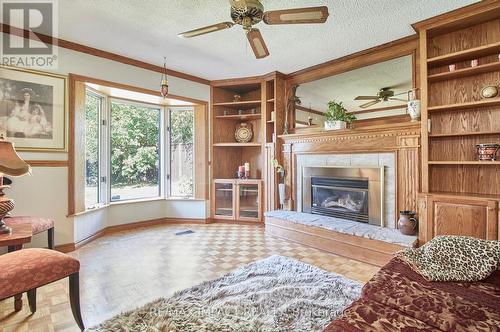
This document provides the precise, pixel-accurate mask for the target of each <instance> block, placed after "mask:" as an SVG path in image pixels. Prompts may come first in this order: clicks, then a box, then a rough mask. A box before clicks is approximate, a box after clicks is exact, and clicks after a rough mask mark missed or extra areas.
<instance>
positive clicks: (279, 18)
mask: <svg viewBox="0 0 500 332" xmlns="http://www.w3.org/2000/svg"><path fill="white" fill-rule="evenodd" d="M328 15H329V14H328V7H326V6H320V7H308V8H296V9H284V10H272V11H269V12H265V13H264V17H263V19H262V20H263V21H264V22H265V23H266V24H306V23H325V22H326V19H327V18H328Z"/></svg>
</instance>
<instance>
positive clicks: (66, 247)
mask: <svg viewBox="0 0 500 332" xmlns="http://www.w3.org/2000/svg"><path fill="white" fill-rule="evenodd" d="M208 223H211V220H210V219H186V218H158V219H150V220H143V221H137V222H133V223H129V224H123V225H115V226H108V227H105V228H103V229H101V230H100V231H98V232H96V233H94V234H92V235H89V236H88V237H86V238H84V239H82V240H80V241H77V242H74V243H65V244H60V245H57V246H56V250H57V251H60V252H63V253H69V252H72V251H75V250H76V249H79V248H81V247H83V246H84V245H86V244H88V243H90V242H92V241H94V240H96V239H98V238H100V237H102V236H104V235H108V234H113V233H118V232H122V231H127V230H131V229H137V228H147V227H153V226H157V225H162V224H169V225H175V224H178V225H184V224H208Z"/></svg>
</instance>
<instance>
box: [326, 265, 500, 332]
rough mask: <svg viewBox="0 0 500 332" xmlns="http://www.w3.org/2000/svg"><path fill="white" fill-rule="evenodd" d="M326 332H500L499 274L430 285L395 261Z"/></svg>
mask: <svg viewBox="0 0 500 332" xmlns="http://www.w3.org/2000/svg"><path fill="white" fill-rule="evenodd" d="M324 331H325V332H337V331H342V332H361V331H362V332H368V331H384V332H390V331H407V332H409V331H468V332H470V331H500V270H497V271H496V272H493V273H492V274H491V275H490V276H489V277H488V278H486V279H484V280H482V281H480V282H472V283H471V282H429V281H427V280H425V279H424V278H423V277H422V276H421V275H420V274H419V273H417V272H415V271H414V270H413V269H412V268H411V267H410V266H409V265H408V264H407V263H405V262H404V261H402V260H401V259H399V258H393V259H392V260H391V261H390V262H389V263H388V264H386V265H385V266H384V267H382V269H381V270H380V271H379V272H378V273H377V274H376V275H375V276H374V277H373V278H372V279H371V280H370V281H368V283H367V284H366V285H365V286H364V287H363V290H362V293H361V298H360V299H358V300H357V301H355V302H353V303H352V304H351V305H350V306H349V307H347V308H346V309H345V310H344V312H343V314H341V315H340V316H339V317H338V318H337V319H335V320H334V321H332V322H331V323H330V324H329V325H328V326H327V328H326V329H325V330H324Z"/></svg>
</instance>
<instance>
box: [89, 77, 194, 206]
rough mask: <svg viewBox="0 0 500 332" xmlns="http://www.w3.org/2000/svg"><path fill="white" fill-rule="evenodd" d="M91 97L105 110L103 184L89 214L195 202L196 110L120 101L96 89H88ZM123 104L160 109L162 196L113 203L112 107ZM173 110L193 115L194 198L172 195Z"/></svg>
mask: <svg viewBox="0 0 500 332" xmlns="http://www.w3.org/2000/svg"><path fill="white" fill-rule="evenodd" d="M87 94H90V95H92V96H95V97H98V98H99V99H100V102H101V110H100V114H99V123H100V128H99V131H98V132H99V181H98V196H99V202H98V203H97V204H96V205H94V206H92V207H87V206H85V211H93V210H96V209H99V208H102V207H104V206H109V205H120V204H126V203H133V202H137V201H156V200H193V199H195V195H196V157H195V156H196V153H197V148H196V144H195V142H196V135H197V133H196V130H195V128H196V124H195V121H196V115H195V112H196V108H195V107H194V106H191V105H185V106H184V105H182V106H181V105H159V104H154V103H147V102H141V101H136V100H130V99H125V98H117V97H112V96H108V95H106V94H104V93H102V92H100V91H97V90H95V89H93V88H92V87H89V86H86V87H85V95H86V96H87ZM113 102H115V103H120V104H128V105H134V106H137V107H145V108H151V109H156V110H158V111H159V122H158V124H159V126H160V128H159V144H160V148H159V149H158V151H159V154H160V155H159V170H158V173H159V174H158V186H159V191H158V192H159V194H158V195H157V196H153V197H144V198H142V197H138V198H130V199H120V200H111V153H112V148H111V104H112V103H113ZM171 110H189V111H192V112H193V166H192V167H193V172H192V177H193V184H194V187H193V193H192V195H191V196H172V193H171V185H172V176H171V174H172V173H171V151H172V150H171V136H170V134H171V133H170V124H171Z"/></svg>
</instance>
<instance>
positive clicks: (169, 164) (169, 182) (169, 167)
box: [164, 106, 196, 200]
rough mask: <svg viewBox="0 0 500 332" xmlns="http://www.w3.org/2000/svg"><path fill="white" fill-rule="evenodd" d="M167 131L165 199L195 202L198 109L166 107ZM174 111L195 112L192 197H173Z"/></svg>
mask: <svg viewBox="0 0 500 332" xmlns="http://www.w3.org/2000/svg"><path fill="white" fill-rule="evenodd" d="M164 110H165V118H166V121H165V129H166V132H165V133H166V135H165V141H166V144H165V150H166V151H165V156H166V158H165V166H166V168H165V171H166V176H165V180H166V182H165V188H166V189H167V191H166V195H165V199H174V200H193V199H194V198H195V194H196V190H195V186H196V181H195V180H196V161H195V160H196V158H195V156H196V144H195V142H196V130H195V128H196V124H195V121H196V117H195V112H196V109H195V107H194V106H165V107H164ZM172 110H186V111H192V112H193V174H192V177H193V193H192V194H191V196H173V195H172V149H171V143H172V140H171V129H170V128H171V116H172V113H171V111H172Z"/></svg>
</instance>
